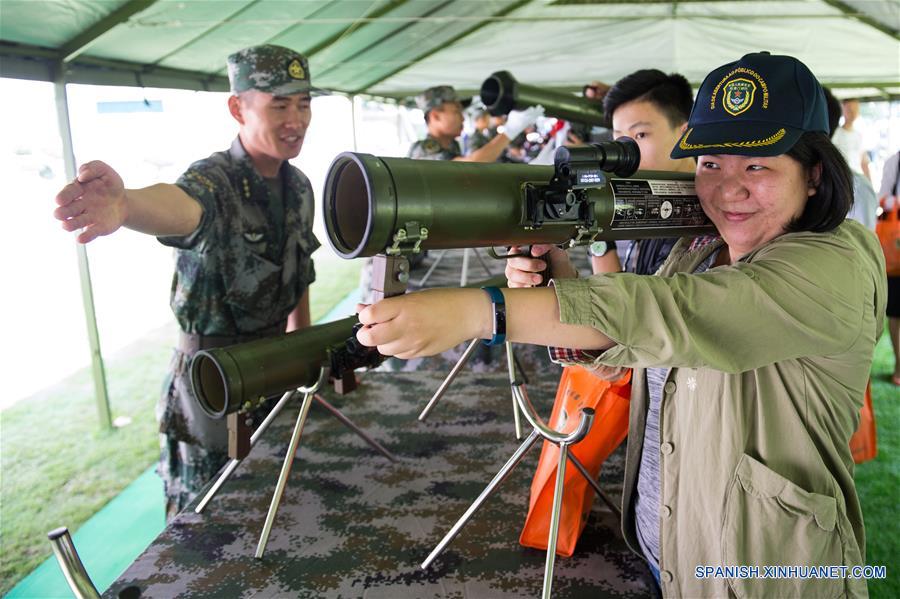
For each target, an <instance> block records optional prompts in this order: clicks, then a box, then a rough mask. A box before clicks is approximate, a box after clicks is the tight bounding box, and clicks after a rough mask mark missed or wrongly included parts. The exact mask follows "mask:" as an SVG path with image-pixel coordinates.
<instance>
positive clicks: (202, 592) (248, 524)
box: [104, 366, 651, 599]
mask: <svg viewBox="0 0 900 599" xmlns="http://www.w3.org/2000/svg"><path fill="white" fill-rule="evenodd" d="M546 368H548V369H550V368H554V369H555V367H552V366H546ZM442 378H443V375H442V374H441V373H438V372H427V371H419V372H372V373H369V374H367V375H364V377H363V379H362V385H361V386H360V389H358V390H357V391H356V392H354V393H353V394H351V395H348V396H344V397H335V396H333V395H331V394H326V397H327V398H328V399H329V400H330V401H332V402H333V403H334V404H335V405H337V406H338V407H340V408H341V409H342V410H343V411H344V413H345V414H346V415H347V416H349V417H350V418H352V419H353V420H354V421H355V422H356V423H357V424H359V425H361V426H362V427H363V428H365V429H366V430H367V431H368V432H369V433H370V434H372V435H373V436H374V437H375V438H376V439H378V440H379V441H381V442H382V443H383V444H384V445H385V446H386V447H387V448H388V449H390V450H391V451H392V452H394V453H395V454H396V455H397V456H398V457H399V461H398V462H397V463H391V462H389V461H388V460H386V459H385V458H384V457H382V456H380V455H378V454H375V453H374V452H372V451H371V450H370V449H369V448H368V447H367V446H366V445H365V444H364V443H363V442H362V441H361V440H360V439H359V438H358V437H357V436H356V435H354V434H353V433H352V432H351V431H350V430H349V429H347V428H345V427H344V426H342V425H341V424H340V423H339V422H338V421H337V420H335V419H334V418H332V417H331V416H330V415H329V414H328V413H327V412H326V411H325V410H323V409H322V408H321V407H320V406H318V405H317V404H315V403H314V404H313V405H312V408H311V411H310V416H309V420H308V421H307V424H306V429H305V430H304V434H303V438H302V439H301V441H300V450H299V452H298V455H297V458H296V460H295V462H294V466H293V471H292V473H291V477H290V480H289V482H288V485H287V489H286V491H285V494H284V499H283V501H282V504H281V509H280V511H279V513H278V517H277V519H276V521H275V525H274V527H273V529H272V533H271V537H270V539H269V543H268V548H267V551H266V554H265V557H264V558H263V559H261V560H257V559H255V558H254V557H253V554H254V550H255V547H256V543H257V540H258V538H259V534H260V531H261V530H262V525H263V522H264V520H265V514H266V511H267V508H268V504H269V501H270V499H271V495H272V491H273V490H274V487H275V482H276V480H277V477H278V471H279V468H280V465H281V461H282V458H283V456H284V454H285V451H286V450H287V446H288V442H289V439H290V431H291V429H292V427H293V423H294V420H295V419H296V415H297V412H298V408H299V401H298V405H292V406H290V407H289V408H287V409H286V410H285V411H284V412H283V413H282V414H281V415H280V416H279V418H278V419H277V420H276V422H275V423H274V424H273V426H272V427H271V428H270V429H269V431H268V432H267V433H266V435H265V436H264V437H263V438H262V439H261V440H260V442H259V443H258V445H257V446H256V447H255V448H254V450H253V451H252V452H251V454H250V456H249V457H248V458H247V459H246V460H245V461H244V462H243V463H242V464H241V465H240V467H239V468H238V470H237V471H236V472H235V475H234V476H233V477H232V479H231V480H230V481H229V482H228V483H226V485H225V486H224V487H223V489H222V490H221V491H220V493H219V495H218V496H217V497H216V498H215V499H214V500H213V502H212V503H211V504H210V505H209V506H208V507H207V509H206V511H205V512H204V513H203V514H202V515H197V514H195V513H194V512H193V509H192V508H193V506H191V507H189V508H188V510H186V511H185V512H183V513H182V514H181V515H180V516H178V517H177V518H176V519H175V520H174V521H173V522H172V523H171V524H170V525H169V526H168V527H167V528H166V530H165V531H163V533H162V534H161V535H160V536H159V537H158V538H157V539H156V541H155V542H154V543H153V544H152V545H151V546H150V547H149V548H148V549H147V550H146V551H145V552H144V553H143V554H142V555H141V556H140V557H139V558H138V559H137V560H136V561H135V562H134V564H132V565H131V566H130V567H129V568H128V570H126V572H125V573H124V574H123V575H122V576H121V577H120V578H119V580H117V581H116V582H115V583H114V584H113V585H112V586H111V587H110V589H108V590H107V592H106V593H105V594H104V596H106V597H137V596H141V597H165V598H169V597H316V598H319V597H348V598H349V597H365V598H373V599H374V598H390V599H403V598H407V597H415V598H430V597H436V598H437V597H439V598H478V599H481V598H513V597H538V596H540V593H541V584H542V580H543V568H544V559H545V552H543V551H537V550H533V549H526V548H523V547H521V546H520V545H519V544H518V536H519V532H520V530H521V527H522V524H523V521H524V517H525V513H526V511H527V507H528V489H529V485H530V481H531V476H532V475H533V472H534V468H535V465H536V463H537V457H538V454H539V445H537V446H535V448H533V449H532V451H531V453H530V454H529V455H528V456H527V457H526V459H525V460H524V461H523V462H522V463H521V464H520V465H519V467H518V468H517V469H516V470H515V471H514V472H513V473H512V475H511V476H510V477H509V478H508V479H507V480H506V482H504V483H503V485H502V486H501V487H500V489H499V490H498V492H497V493H496V494H495V495H494V496H492V497H491V498H490V499H488V501H487V502H486V503H485V505H484V506H483V508H482V509H481V510H480V511H479V512H478V513H476V515H475V517H474V518H473V519H472V521H471V522H470V523H469V524H468V525H467V526H466V527H465V528H464V529H463V530H462V531H461V533H460V534H459V536H458V537H457V538H456V539H455V540H454V541H453V542H452V543H451V544H450V545H449V547H448V548H447V550H446V551H445V552H444V553H443V554H442V555H441V556H440V557H439V558H438V559H437V560H436V561H435V563H434V564H433V565H432V567H431V568H430V569H429V570H427V571H423V570H422V569H421V568H420V567H419V564H420V563H421V562H422V561H423V560H424V559H425V557H426V556H427V555H428V554H429V552H430V551H431V550H432V548H433V547H434V546H435V545H436V544H437V542H438V541H439V540H440V539H441V537H442V536H443V535H444V534H445V533H446V531H448V530H449V529H450V527H451V526H452V525H453V523H454V522H455V521H456V519H457V518H458V517H459V516H460V515H461V514H462V513H463V512H464V511H465V509H466V508H467V507H468V506H469V504H470V503H471V502H472V501H473V500H474V499H475V497H476V496H477V495H478V494H479V493H480V492H481V490H482V489H483V488H484V486H485V485H486V484H487V483H488V481H490V479H491V478H492V477H493V475H494V474H495V473H496V472H497V471H498V470H499V469H500V467H501V466H502V465H503V463H504V462H505V461H506V460H507V459H508V458H509V457H510V456H511V455H512V453H513V451H514V450H515V449H516V448H517V447H518V445H519V441H516V439H515V437H514V434H513V427H512V408H511V405H512V404H511V399H510V393H509V387H508V382H507V379H506V375H505V373H503V372H483V373H476V372H471V371H467V372H464V373H462V374H461V375H460V376H459V378H458V379H457V380H456V382H454V384H453V386H452V387H451V389H450V390H449V392H448V393H447V395H446V396H445V397H444V399H443V401H442V402H441V403H440V404H439V405H438V406H437V407H436V408H435V409H434V411H433V412H432V414H431V416H430V418H429V420H428V421H427V422H426V423H421V422H419V421H418V420H417V418H416V417H417V414H418V412H419V411H420V410H421V408H422V407H423V406H424V405H425V403H426V402H427V400H428V399H429V397H430V395H431V393H432V392H433V391H434V390H435V389H436V388H437V386H438V385H439V384H440V382H441V380H442ZM532 378H538V377H532ZM540 378H542V379H544V380H543V382H536V383H533V384H532V385H530V386H529V392H530V395H531V397H532V400H533V401H534V402H535V404H536V405H537V406H538V409H539V410H542V411H543V412H544V413H545V414H548V413H549V408H550V404H551V402H552V398H553V396H554V393H555V388H556V381H557V380H558V376H556V375H555V372H550V371H549V370H548V371H547V372H546V373H545V376H543V377H540ZM621 468H622V450H621V448H620V450H618V451H617V452H616V453H614V454H613V456H611V458H610V460H609V461H608V462H607V464H606V465H605V466H604V469H603V472H602V473H601V484H602V485H603V486H604V488H605V489H606V490H607V492H608V493H609V494H610V495H612V496H613V497H614V498H618V497H619V495H620V493H621V480H622V470H621ZM650 589H651V586H650V574H649V572H648V571H647V569H646V567H645V566H644V565H643V563H642V562H641V561H640V560H639V559H638V558H636V557H635V556H634V555H632V554H631V553H630V552H629V551H628V549H627V548H626V547H625V545H624V542H623V541H622V538H621V534H620V532H619V525H618V520H617V518H616V516H615V515H614V514H613V513H611V512H610V511H609V510H608V509H607V508H606V507H605V506H604V505H603V503H602V502H600V501H599V500H597V501H595V505H594V511H593V513H592V515H591V518H590V520H589V522H588V526H587V528H586V529H585V532H584V534H583V536H582V538H581V541H580V542H579V545H578V548H577V550H576V553H575V555H574V556H573V557H571V558H559V559H557V562H556V575H555V579H554V593H553V595H554V597H558V598H560V599H562V598H565V597H592V598H598V597H646V596H649V595H650V594H651V591H650Z"/></svg>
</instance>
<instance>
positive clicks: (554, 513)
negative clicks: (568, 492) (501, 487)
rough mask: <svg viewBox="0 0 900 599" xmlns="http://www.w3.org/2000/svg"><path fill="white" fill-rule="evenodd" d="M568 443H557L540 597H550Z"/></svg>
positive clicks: (548, 598) (547, 598)
mask: <svg viewBox="0 0 900 599" xmlns="http://www.w3.org/2000/svg"><path fill="white" fill-rule="evenodd" d="M568 454H569V445H568V443H560V444H559V461H558V462H557V463H556V486H555V487H554V489H553V509H552V510H551V511H550V531H549V533H548V536H547V561H546V562H545V563H544V590H543V593H542V594H541V597H542V599H550V591H551V589H552V587H553V565H554V563H555V561H556V539H557V537H558V536H559V513H560V512H561V511H562V498H563V491H564V490H565V484H564V483H565V480H566V462H567V461H568V460H567V459H566V457H567V456H568Z"/></svg>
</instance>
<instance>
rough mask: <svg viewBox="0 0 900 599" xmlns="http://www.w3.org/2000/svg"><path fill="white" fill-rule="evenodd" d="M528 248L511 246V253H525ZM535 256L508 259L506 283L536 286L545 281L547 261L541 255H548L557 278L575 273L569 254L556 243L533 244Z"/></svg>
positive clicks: (569, 276) (567, 276)
mask: <svg viewBox="0 0 900 599" xmlns="http://www.w3.org/2000/svg"><path fill="white" fill-rule="evenodd" d="M525 250H526V248H522V247H511V248H509V252H510V253H511V254H519V253H525ZM531 255H532V256H534V257H533V258H526V257H525V256H522V257H519V258H510V259H509V260H507V261H506V273H505V274H506V284H507V286H508V287H534V286H535V285H540V284H541V283H542V282H543V281H544V273H543V271H545V270H546V269H547V262H546V261H545V260H539V259H538V258H540V257H541V256H545V255H546V256H547V257H548V258H549V260H550V266H551V270H552V271H553V276H554V277H556V278H557V279H563V278H572V277H574V276H576V275H575V267H574V266H572V263H571V262H570V261H569V255H568V254H567V253H566V252H565V250H562V249H560V248H558V247H556V246H555V245H533V246H531Z"/></svg>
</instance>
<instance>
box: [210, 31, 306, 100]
mask: <svg viewBox="0 0 900 599" xmlns="http://www.w3.org/2000/svg"><path fill="white" fill-rule="evenodd" d="M228 80H229V81H230V82H231V93H233V94H237V93H240V92H243V91H247V90H250V89H255V90H257V91H261V92H266V93H269V94H275V95H278V96H287V95H290V94H298V93H301V92H310V91H319V90H316V89H314V88H313V87H312V86H311V85H310V81H309V63H308V62H307V61H306V57H305V56H303V55H302V54H300V53H299V52H294V51H293V50H291V49H290V48H285V47H284V46H274V45H271V44H266V45H264V46H252V47H250V48H244V49H243V50H238V51H237V52H235V53H234V54H232V55H231V56H229V57H228Z"/></svg>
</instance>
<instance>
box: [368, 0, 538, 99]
mask: <svg viewBox="0 0 900 599" xmlns="http://www.w3.org/2000/svg"><path fill="white" fill-rule="evenodd" d="M530 2H531V0H519V1H518V2H513V3H512V4H509V5H508V6H505V7H503V8H501V9H500V10H498V11H497V12H495V13H494V14H493V15H491V16H490V17H486V18H482V20H481V22H479V23H477V24H476V25H474V26H473V27H469V28H468V29H466V30H465V31H462V32H460V33H458V34H457V35H455V36H453V37H452V38H450V39H449V40H447V41H446V42H445V43H443V44H441V45H440V46H437V47H435V48H430V49H428V50H426V51H425V52H422V53H421V54H419V55H417V56H416V57H415V58H413V59H412V60H410V61H408V62H406V63H405V64H403V65H401V66H399V67H396V68H394V69H391V70H390V71H388V72H387V73H386V74H382V75H379V76H378V78H377V79H375V80H374V81H369V82H367V83H366V85H364V86H363V87H360V88H357V89H355V90H354V92H353V93H360V92H362V91H365V90H367V89H370V88H372V87H374V86H376V85H378V84H379V83H381V82H382V81H385V80H386V79H389V78H391V77H393V76H394V75H396V74H397V73H399V72H400V71H402V70H403V69H406V68H408V67H409V66H410V65H413V64H415V63H417V62H421V61H422V60H425V59H426V58H428V57H429V56H431V55H432V54H435V53H437V52H439V51H441V50H443V49H444V48H446V47H448V46H452V45H453V44H455V43H456V42H458V41H460V40H461V39H464V38H466V37H468V36H470V35H472V34H473V33H475V32H476V31H478V30H479V29H481V28H482V27H486V26H487V25H489V24H490V23H491V21H490V20H489V19H492V18H494V17H498V16H499V17H502V16H505V15H508V14H509V13H511V12H513V11H516V10H518V9H519V8H521V7H522V6H524V5H526V4H528V3H530ZM417 93H421V92H417Z"/></svg>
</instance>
